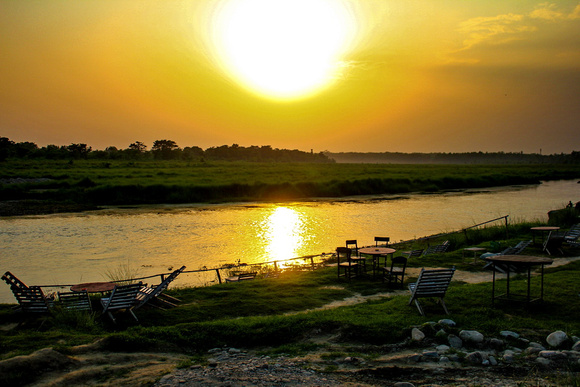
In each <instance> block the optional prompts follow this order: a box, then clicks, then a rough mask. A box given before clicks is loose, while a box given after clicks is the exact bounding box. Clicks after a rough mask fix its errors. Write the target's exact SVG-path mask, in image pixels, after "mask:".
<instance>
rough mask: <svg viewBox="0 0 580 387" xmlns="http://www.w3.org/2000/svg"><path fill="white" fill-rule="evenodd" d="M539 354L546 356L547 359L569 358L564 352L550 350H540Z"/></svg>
mask: <svg viewBox="0 0 580 387" xmlns="http://www.w3.org/2000/svg"><path fill="white" fill-rule="evenodd" d="M539 356H540V357H545V358H546V359H551V360H564V359H567V358H568V356H567V355H566V354H565V353H564V352H560V351H548V350H546V351H540V353H539Z"/></svg>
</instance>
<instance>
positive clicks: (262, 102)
mask: <svg viewBox="0 0 580 387" xmlns="http://www.w3.org/2000/svg"><path fill="white" fill-rule="evenodd" d="M0 58H1V60H0V84H1V85H2V86H1V87H0V136H4V137H8V138H10V139H11V140H13V141H17V142H20V141H32V142H35V143H37V144H38V145H39V146H44V145H48V144H57V145H67V144H70V143H87V144H89V145H91V146H92V147H93V148H97V149H104V148H106V147H108V146H116V147H119V148H126V147H127V146H128V145H129V144H130V143H133V142H135V141H141V142H143V143H146V144H149V145H150V144H151V143H153V141H155V140H159V139H170V140H174V141H176V142H177V144H178V145H179V146H182V147H183V146H193V145H195V146H199V147H201V148H204V149H205V148H208V147H211V146H219V145H223V144H228V145H229V144H234V143H236V144H240V145H242V146H249V145H271V146H272V147H275V148H290V149H293V148H297V149H301V150H310V149H314V150H315V151H317V152H318V151H323V150H329V151H332V152H341V151H359V152H384V151H390V152H470V151H484V152H485V151H489V152H495V151H505V152H519V151H523V152H526V153H536V152H540V151H541V152H542V153H544V154H549V153H560V152H565V153H568V152H571V151H573V150H578V149H577V148H578V145H579V144H578V141H577V138H578V132H579V129H580V128H579V122H580V109H578V106H580V89H579V88H580V3H579V2H578V1H569V0H562V1H548V2H546V1H540V0H536V1H531V0H521V1H497V0H492V1H489V0H472V1H463V0H441V1H430V0H418V1H406V0H392V1H391V0H358V1H357V0H198V1H186V0H176V1H153V0H124V1H117V0H115V1H112V0H84V1H75V2H71V1H65V0H44V1H1V2H0Z"/></svg>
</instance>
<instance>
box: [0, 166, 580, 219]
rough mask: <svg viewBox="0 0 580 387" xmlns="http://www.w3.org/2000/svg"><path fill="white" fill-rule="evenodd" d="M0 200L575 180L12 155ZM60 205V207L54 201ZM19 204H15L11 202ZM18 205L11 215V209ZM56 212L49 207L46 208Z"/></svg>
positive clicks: (566, 174)
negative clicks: (71, 160) (64, 159)
mask: <svg viewBox="0 0 580 387" xmlns="http://www.w3.org/2000/svg"><path fill="white" fill-rule="evenodd" d="M2 166H3V170H2V172H1V173H0V201H2V202H7V201H21V200H36V201H41V202H44V203H48V204H50V203H55V209H56V210H58V206H60V205H63V204H66V203H74V204H78V205H81V206H89V207H90V206H101V205H135V204H161V203H165V204H179V203H224V202H237V201H264V202H267V201H284V200H298V199H305V198H320V197H346V196H359V195H383V194H401V193H409V192H429V193H434V192H445V191H448V190H455V189H469V188H484V187H499V186H508V185H517V184H520V185H530V184H540V181H548V180H558V179H574V178H580V165H552V164H547V165H545V164H540V165H493V166H489V165H389V164H305V163H249V162H212V163H193V162H180V161H134V162H127V161H120V160H119V161H110V162H106V163H105V162H102V161H97V160H79V161H75V162H74V163H66V162H62V161H51V160H43V161H34V160H21V161H17V160H13V161H5V162H3V164H2ZM57 205H58V206H57ZM16 209H17V208H16ZM16 209H14V210H12V213H17V212H16ZM47 209H48V210H50V211H55V209H50V208H49V207H47Z"/></svg>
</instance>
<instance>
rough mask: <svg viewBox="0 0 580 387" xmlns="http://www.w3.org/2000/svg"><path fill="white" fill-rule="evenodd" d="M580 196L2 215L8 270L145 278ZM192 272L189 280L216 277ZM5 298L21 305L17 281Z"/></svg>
mask: <svg viewBox="0 0 580 387" xmlns="http://www.w3.org/2000/svg"><path fill="white" fill-rule="evenodd" d="M578 200H580V184H578V183H577V180H573V181H551V182H544V183H543V184H540V185H533V186H510V187H499V188H487V189H478V190H464V191H453V192H447V193H437V194H405V195H385V196H372V197H353V198H342V199H338V200H337V199H332V200H331V199H328V200H323V199H320V200H312V201H301V202H285V203H233V204H222V205H188V206H185V205H182V206H175V205H173V206H141V207H133V208H105V209H102V210H98V211H91V212H85V213H78V214H55V215H43V216H25V217H14V218H9V217H5V218H0V244H1V245H2V249H1V251H0V263H1V268H0V270H1V271H2V273H3V272H5V271H11V272H12V273H13V274H15V275H16V276H17V277H19V278H20V279H22V280H23V281H24V282H26V283H27V284H36V285H49V284H50V285H52V284H74V283H79V282H90V281H103V280H107V279H108V273H111V272H119V271H120V272H127V273H131V274H135V275H140V276H145V275H151V274H156V273H163V272H168V271H171V270H172V269H175V268H178V267H180V266H182V265H186V266H187V270H195V269H199V268H202V267H207V268H215V267H218V266H222V265H224V264H228V263H236V262H238V261H239V262H243V263H259V262H267V261H274V260H282V259H287V258H292V257H298V256H305V255H313V254H319V253H323V252H326V253H330V252H332V251H333V250H334V249H335V248H336V247H337V246H342V245H343V244H344V241H345V240H346V239H357V240H358V242H359V246H360V245H369V244H373V243H374V242H373V241H374V237H375V236H389V237H390V238H391V241H399V240H408V239H412V238H416V237H422V236H428V235H433V234H438V233H442V232H450V231H455V230H459V229H461V228H464V227H468V226H471V225H473V224H477V223H480V222H484V221H487V220H490V219H493V218H497V217H501V216H505V215H509V216H510V218H509V219H510V221H511V222H515V221H523V220H526V221H535V220H539V221H547V212H548V211H550V210H553V209H559V208H563V207H564V206H565V205H566V204H567V203H568V202H569V201H572V202H576V201H578ZM209 273H210V274H208V275H210V277H208V276H205V277H203V278H202V277H200V276H199V275H198V274H188V275H183V278H181V284H185V283H188V284H192V283H193V284H200V281H201V282H203V283H207V282H210V281H213V280H215V272H213V271H211V272H209ZM0 302H15V300H14V298H13V296H12V294H11V292H10V290H9V288H8V286H6V285H4V286H1V287H0Z"/></svg>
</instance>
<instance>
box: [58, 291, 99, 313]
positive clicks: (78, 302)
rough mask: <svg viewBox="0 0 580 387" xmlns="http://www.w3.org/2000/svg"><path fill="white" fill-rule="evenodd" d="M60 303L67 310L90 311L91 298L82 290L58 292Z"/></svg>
mask: <svg viewBox="0 0 580 387" xmlns="http://www.w3.org/2000/svg"><path fill="white" fill-rule="evenodd" d="M58 301H59V303H60V305H61V306H62V307H63V308H64V309H67V310H75V311H84V312H92V311H93V307H92V306H91V299H90V298H89V293H88V292H87V291H86V290H84V291H80V292H58Z"/></svg>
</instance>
